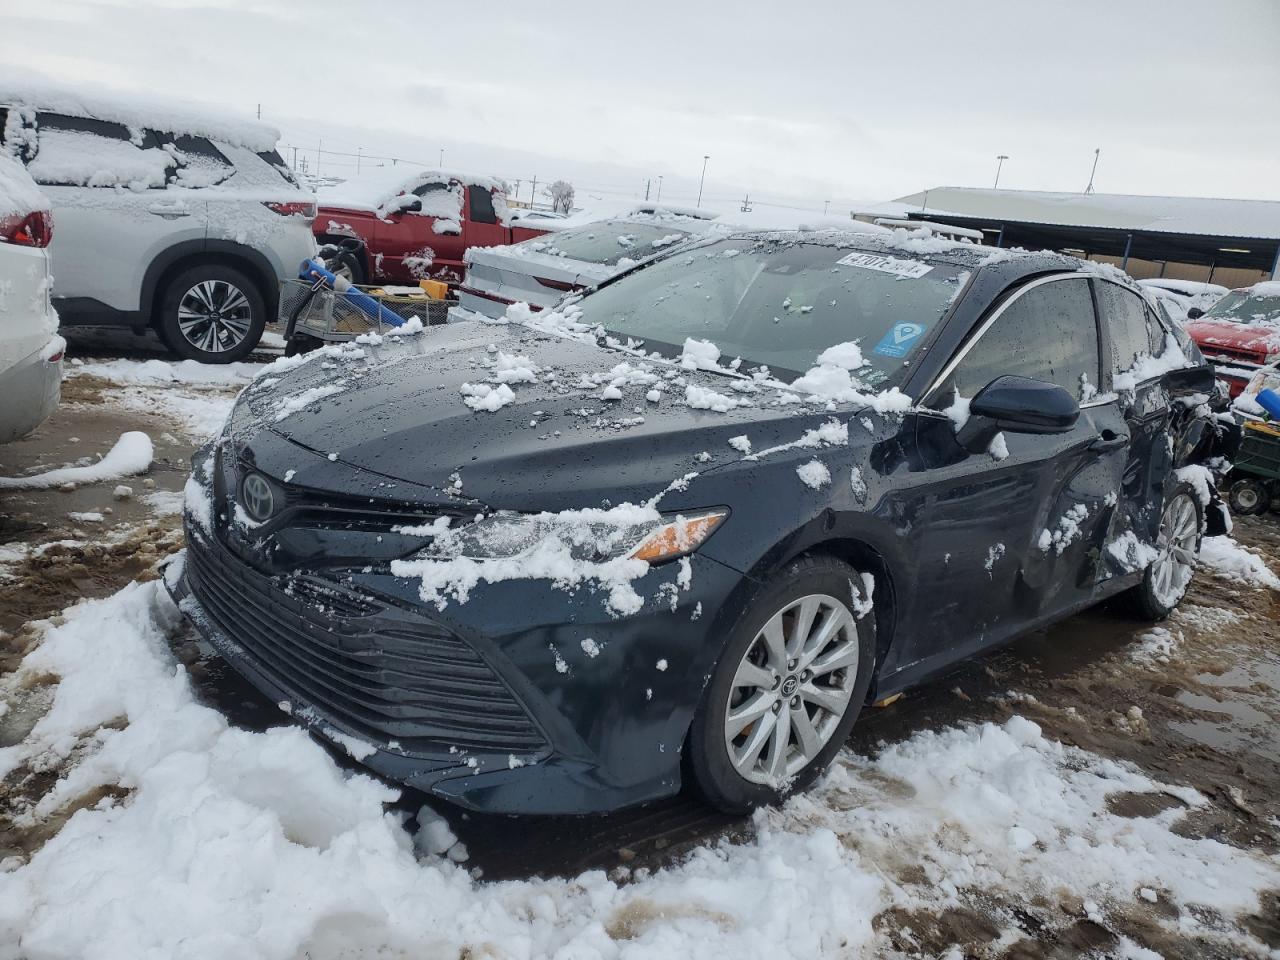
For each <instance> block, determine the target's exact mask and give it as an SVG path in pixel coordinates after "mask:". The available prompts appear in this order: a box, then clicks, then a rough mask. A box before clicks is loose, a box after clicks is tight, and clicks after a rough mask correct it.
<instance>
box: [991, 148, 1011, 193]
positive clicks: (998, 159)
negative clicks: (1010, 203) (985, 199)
mask: <svg viewBox="0 0 1280 960" xmlns="http://www.w3.org/2000/svg"><path fill="white" fill-rule="evenodd" d="M1008 159H1009V156H1008V154H1004V153H1002V154H1000V155H999V156H997V157H996V182H995V183H993V184H992V185H991V189H992V190H995V189H996V188H997V187H999V186H1000V168H1001V167H1003V166H1004V162H1005V161H1006V160H1008Z"/></svg>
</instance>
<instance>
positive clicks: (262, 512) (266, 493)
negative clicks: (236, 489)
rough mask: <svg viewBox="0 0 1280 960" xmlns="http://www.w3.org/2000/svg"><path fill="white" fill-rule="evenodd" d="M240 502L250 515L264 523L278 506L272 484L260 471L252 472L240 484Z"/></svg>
mask: <svg viewBox="0 0 1280 960" xmlns="http://www.w3.org/2000/svg"><path fill="white" fill-rule="evenodd" d="M240 503H241V504H242V505H243V506H244V512H245V513H247V514H249V517H250V518H251V519H253V520H256V521H257V522H258V523H262V522H264V521H266V520H267V519H268V518H270V516H271V514H272V512H273V511H274V510H275V508H276V504H275V494H273V493H272V492H271V484H269V483H267V481H266V480H264V479H263V477H262V474H260V473H251V474H249V475H248V476H246V477H245V478H244V480H243V481H242V482H241V484H240Z"/></svg>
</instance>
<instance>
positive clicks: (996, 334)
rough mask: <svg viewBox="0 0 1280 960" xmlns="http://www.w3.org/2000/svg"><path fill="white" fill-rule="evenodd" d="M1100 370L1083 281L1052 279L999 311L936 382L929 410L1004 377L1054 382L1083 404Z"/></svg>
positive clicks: (1095, 328)
mask: <svg viewBox="0 0 1280 960" xmlns="http://www.w3.org/2000/svg"><path fill="white" fill-rule="evenodd" d="M1100 367H1101V359H1100V350H1099V344H1098V325H1097V321H1096V319H1095V317H1094V310H1093V298H1092V297H1091V296H1090V295H1089V282H1088V281H1087V280H1086V279H1084V278H1071V279H1067V280H1055V281H1053V282H1051V283H1045V284H1041V285H1040V286H1036V287H1032V288H1031V289H1030V290H1027V291H1026V292H1025V293H1023V294H1021V295H1020V296H1018V297H1017V298H1016V299H1015V300H1013V301H1012V302H1011V303H1010V304H1009V305H1008V307H1006V308H1005V310H1004V311H1003V312H1002V313H1001V314H1000V315H999V316H998V317H997V318H996V320H995V322H994V323H993V324H992V325H991V326H990V327H988V328H987V330H986V332H985V333H983V334H982V336H981V337H980V338H979V339H978V341H977V342H976V343H974V345H973V347H972V348H971V349H970V350H969V352H968V353H966V354H965V355H964V359H962V360H961V361H960V363H959V364H958V365H957V366H956V368H955V370H954V371H952V373H951V375H950V376H949V377H948V378H947V379H946V380H945V381H944V382H943V383H942V385H941V387H940V389H939V390H938V391H937V392H936V393H935V394H934V397H933V399H932V402H931V406H933V407H935V408H942V407H946V406H948V405H950V403H951V402H952V400H953V399H954V398H955V393H956V391H959V393H960V395H961V396H962V397H973V396H974V395H975V394H976V393H978V391H980V390H981V389H982V388H983V387H985V386H986V385H987V384H989V383H990V382H991V381H992V380H994V379H996V377H1001V376H1005V375H1012V376H1018V377H1030V378H1031V379H1033V380H1044V381H1047V382H1049V383H1056V384H1057V385H1058V386H1060V387H1062V388H1064V389H1065V390H1066V391H1067V392H1068V393H1070V394H1071V395H1072V396H1073V397H1075V398H1076V399H1077V400H1080V401H1085V400H1088V399H1090V398H1091V397H1092V396H1093V395H1094V394H1095V393H1096V392H1097V387H1098V382H1099V369H1100Z"/></svg>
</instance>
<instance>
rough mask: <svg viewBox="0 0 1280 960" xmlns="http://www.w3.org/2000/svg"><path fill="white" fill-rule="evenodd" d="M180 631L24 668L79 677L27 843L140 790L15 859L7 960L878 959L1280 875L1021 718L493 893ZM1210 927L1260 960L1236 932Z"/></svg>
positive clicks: (167, 615)
mask: <svg viewBox="0 0 1280 960" xmlns="http://www.w3.org/2000/svg"><path fill="white" fill-rule="evenodd" d="M176 629H177V614H176V611H174V609H173V607H172V605H171V604H170V603H169V602H168V601H167V599H166V598H165V597H164V595H163V591H162V589H161V587H160V586H159V584H157V583H149V584H143V585H137V584H135V585H131V586H130V587H127V588H126V589H125V590H123V591H121V592H120V593H119V594H116V595H115V596H113V597H110V598H107V599H105V600H99V601H92V602H89V603H86V604H83V605H81V606H79V607H76V608H73V609H72V610H70V611H68V613H67V618H66V621H65V622H64V623H62V624H60V625H58V626H56V627H51V628H49V629H48V631H47V632H46V634H45V637H44V641H43V643H42V645H41V646H40V647H39V648H38V649H37V650H36V651H35V652H34V653H33V654H32V655H31V656H30V657H28V659H27V661H26V663H25V664H24V666H23V668H22V670H21V673H20V677H22V678H34V677H38V676H46V675H54V676H57V677H59V678H61V680H60V683H59V685H58V686H57V687H56V689H55V691H54V701H53V705H52V708H51V710H50V711H49V713H48V714H47V715H46V716H45V717H44V718H42V719H41V720H40V722H39V723H38V724H37V726H36V728H35V730H33V731H32V734H31V736H30V737H29V738H28V740H27V741H26V742H24V743H22V744H19V745H17V746H15V747H10V748H7V749H5V750H2V751H0V769H14V768H16V767H18V766H19V765H21V764H26V765H28V766H34V765H37V764H40V763H42V762H50V761H51V760H53V759H54V758H58V757H65V756H67V755H68V754H69V752H70V751H72V750H77V751H79V753H80V757H81V759H80V762H79V763H78V765H76V766H74V767H72V768H71V769H70V771H69V772H68V773H67V774H66V775H65V776H64V777H63V778H62V779H60V780H59V781H58V782H57V783H56V784H55V785H54V786H53V788H52V789H51V790H49V791H48V793H47V794H46V795H45V796H44V797H43V798H42V799H41V800H40V801H39V803H38V804H37V805H36V806H35V807H34V808H33V809H31V810H30V811H29V812H28V813H27V814H26V815H20V822H19V823H18V824H17V825H18V826H19V827H24V826H30V825H31V824H32V823H34V822H35V821H37V820H39V819H41V818H45V817H48V816H49V815H50V814H52V813H55V812H57V811H59V810H60V809H63V808H65V806H66V805H68V804H70V803H73V802H76V801H77V800H79V799H81V798H85V797H91V796H92V795H93V792H94V791H95V789H96V788H100V787H103V786H109V785H113V784H118V785H120V786H121V787H123V788H124V789H125V790H127V791H128V793H129V796H128V799H127V800H125V801H116V800H113V799H111V798H107V799H104V800H101V801H99V802H97V803H93V804H85V805H84V806H83V808H82V809H80V810H79V811H78V812H76V813H75V815H74V816H72V817H71V818H70V819H69V820H68V822H67V823H66V824H65V825H64V826H63V827H62V829H61V830H60V831H59V832H58V833H57V834H56V835H54V836H53V837H52V838H51V839H50V840H48V842H46V843H45V844H44V845H43V846H42V847H41V848H40V849H39V850H37V851H36V852H35V853H34V854H32V855H31V857H30V859H29V861H27V862H25V863H24V862H21V861H19V860H17V859H15V860H11V861H9V862H8V864H7V869H6V871H5V872H2V873H0V943H3V944H6V945H8V949H7V952H5V953H4V955H6V956H15V957H16V956H19V955H21V956H31V957H35V956H39V957H44V958H68V960H69V958H77V960H78V958H84V957H96V958H101V960H134V958H137V957H143V956H156V957H178V956H181V957H188V958H191V960H203V958H212V957H226V956H246V957H248V956H252V957H260V958H263V960H293V958H297V957H304V956H310V957H314V958H317V960H318V958H329V960H333V958H337V957H340V956H342V957H357V956H360V957H366V956H367V957H372V956H388V957H391V956H426V955H430V956H441V957H446V956H447V957H457V956H485V955H487V956H495V957H498V956H501V957H530V958H531V957H550V956H557V957H565V958H568V957H574V958H580V960H604V958H609V960H615V958H619V957H673V956H696V957H699V958H706V960H720V958H726V960H727V958H735V960H736V958H740V957H754V956H762V955H764V954H766V953H767V954H768V955H769V956H770V957H772V958H775V960H792V958H806V960H809V958H813V957H819V956H863V955H866V956H870V955H880V954H882V953H884V949H883V948H884V944H883V942H881V941H878V939H877V935H876V933H875V930H874V927H873V924H872V921H873V919H874V918H875V917H876V916H877V915H878V914H880V913H881V912H882V911H883V910H885V909H887V908H889V907H891V906H900V907H902V908H904V909H908V910H914V909H940V908H942V907H945V906H946V905H948V904H952V903H954V898H956V897H957V896H959V895H960V894H962V893H967V892H971V891H972V892H980V893H981V894H982V895H984V896H995V897H1003V898H1005V899H1008V900H1009V901H1011V902H1021V901H1022V900H1024V899H1028V898H1038V897H1042V898H1045V900H1046V901H1047V902H1048V903H1049V904H1050V905H1053V904H1056V903H1058V902H1059V900H1060V898H1061V897H1063V896H1064V892H1067V893H1070V894H1074V895H1076V896H1078V897H1079V898H1080V899H1085V900H1088V901H1091V903H1092V905H1093V912H1096V913H1097V914H1099V915H1100V917H1101V918H1102V920H1103V922H1105V916H1106V914H1107V913H1108V912H1110V911H1111V910H1116V911H1124V910H1128V909H1130V908H1131V907H1132V906H1133V905H1134V904H1135V903H1136V902H1137V901H1138V898H1140V897H1141V898H1143V899H1144V900H1149V899H1150V895H1151V894H1152V893H1155V895H1157V896H1158V897H1159V899H1160V900H1161V901H1164V902H1166V903H1168V904H1169V905H1170V906H1171V907H1173V908H1175V909H1176V910H1177V912H1178V913H1180V914H1182V915H1183V916H1184V917H1185V916H1186V915H1187V910H1188V908H1189V907H1200V908H1207V909H1210V910H1215V911H1218V912H1220V913H1221V914H1223V915H1224V916H1226V917H1228V918H1230V917H1232V916H1233V915H1235V914H1237V913H1240V912H1243V911H1256V910H1257V909H1258V902H1259V895H1260V893H1261V892H1262V891H1265V890H1268V889H1274V888H1275V887H1276V885H1277V884H1278V883H1280V868H1277V866H1276V864H1275V863H1274V862H1272V861H1270V860H1268V859H1266V858H1265V857H1263V856H1260V855H1258V854H1255V853H1252V852H1251V851H1248V850H1240V849H1237V848H1234V847H1231V846H1228V845H1226V844H1224V843H1220V842H1218V841H1216V840H1212V839H1198V838H1188V837H1182V836H1179V835H1177V834H1176V833H1174V832H1173V829H1172V828H1173V827H1174V826H1175V825H1176V823H1177V821H1178V820H1179V818H1180V817H1181V815H1182V814H1181V811H1180V810H1177V809H1173V810H1166V811H1164V812H1163V813H1160V814H1158V815H1156V816H1154V817H1148V818H1126V817H1121V816H1118V815H1115V814H1112V813H1111V812H1109V810H1108V808H1107V803H1106V801H1107V798H1108V797H1109V796H1111V795H1112V794H1116V793H1119V792H1122V791H1134V792H1139V793H1148V794H1159V793H1171V794H1173V795H1174V796H1177V797H1179V798H1180V799H1182V800H1183V801H1184V802H1186V803H1188V804H1191V805H1192V806H1199V805H1200V804H1202V803H1203V799H1202V798H1201V797H1200V796H1199V795H1198V794H1197V793H1195V791H1192V790H1188V789H1183V788H1178V787H1171V786H1167V785H1165V784H1161V783H1159V782H1157V781H1154V780H1151V779H1149V778H1148V777H1146V776H1144V775H1143V774H1141V773H1140V772H1138V771H1137V770H1136V769H1135V768H1134V767H1132V766H1130V765H1128V764H1122V763H1116V762H1113V761H1109V760H1104V759H1101V758H1099V757H1097V756H1094V755H1092V754H1089V753H1087V752H1085V751H1083V750H1079V749H1077V748H1073V747H1067V746H1063V745H1062V744H1059V743H1056V742H1054V741H1051V740H1048V739H1046V738H1045V737H1044V736H1043V734H1042V733H1041V731H1040V729H1039V728H1038V727H1037V726H1036V725H1035V724H1034V723H1031V722H1029V721H1027V720H1025V719H1022V718H1020V717H1016V716H1015V717H1013V718H1012V719H1010V720H1009V721H1007V722H1006V723H1004V724H1003V725H999V726H997V725H993V724H983V725H975V726H968V727H963V728H954V729H948V730H944V731H942V732H940V733H923V734H918V735H916V736H915V737H912V738H911V739H910V740H907V741H905V742H903V743H899V744H896V745H893V746H890V747H888V748H886V749H885V750H884V751H883V752H882V753H881V755H880V756H879V757H878V758H877V759H874V760H872V759H866V758H861V757H852V756H849V755H842V756H841V757H840V758H838V759H837V763H836V765H835V767H834V769H833V771H832V773H831V774H830V776H829V777H828V778H827V780H826V782H825V783H824V784H823V785H821V786H820V787H818V788H817V789H816V790H815V792H813V793H812V794H809V795H805V796H800V797H796V798H793V799H792V800H791V801H790V802H789V803H788V804H787V805H786V806H784V807H782V808H780V809H773V810H768V811H762V812H760V813H758V814H757V815H756V817H755V824H754V825H755V836H754V838H753V839H752V840H751V841H750V842H746V843H741V844H737V845H733V844H729V843H726V842H721V843H717V844H714V845H708V846H705V847H702V848H700V849H698V850H696V851H694V852H693V854H691V855H690V856H689V857H688V858H687V859H686V860H684V861H682V862H680V863H678V864H676V865H674V866H671V867H668V868H661V869H656V870H653V871H651V872H650V871H645V872H639V871H637V872H636V873H635V875H634V876H633V877H632V878H631V880H630V882H629V883H627V884H626V885H619V883H617V882H615V881H613V880H610V879H609V878H608V877H606V875H605V873H604V872H603V871H591V872H587V873H584V874H582V875H580V876H578V877H576V878H573V879H569V880H559V879H550V880H545V879H530V880H522V881H506V882H501V883H492V884H486V883H481V882H477V881H476V880H474V879H473V878H472V877H471V876H470V875H469V873H468V872H467V870H466V869H465V868H463V867H460V866H459V865H458V864H457V863H456V862H454V861H455V860H461V859H465V858H466V855H467V854H466V851H465V850H463V849H459V848H460V846H461V845H460V844H458V843H457V838H456V836H455V835H454V834H453V831H452V830H450V829H449V827H448V824H447V823H443V822H441V821H440V818H439V817H438V815H436V814H434V813H433V812H432V811H431V810H429V809H427V810H424V811H422V812H420V813H419V816H418V820H419V823H420V825H421V829H420V831H419V834H418V836H417V837H416V838H414V839H412V840H411V838H410V837H409V835H408V834H407V833H406V832H405V830H404V828H403V825H402V823H403V819H402V816H399V815H395V814H391V813H388V812H386V809H385V806H384V805H385V804H387V803H389V802H390V801H392V800H393V799H394V798H395V796H396V791H395V790H394V789H391V788H388V787H386V786H384V785H383V784H381V783H380V782H378V781H375V780H373V779H372V778H369V777H366V776H362V775H359V774H355V775H345V774H344V773H343V772H342V771H341V770H340V769H339V768H338V767H337V766H336V765H335V764H334V763H333V761H332V760H331V759H330V757H329V756H328V754H326V753H325V751H324V750H323V749H322V748H321V747H320V746H319V745H317V744H316V743H315V742H313V741H312V740H311V739H310V737H308V736H307V735H306V734H305V733H304V732H303V731H301V730H300V729H297V728H294V727H276V728H272V729H268V730H266V731H264V732H261V733H255V732H250V731H247V730H240V729H235V728H232V727H230V726H229V725H228V724H227V721H226V720H225V719H224V718H223V717H222V715H221V714H219V713H218V712H217V711H215V710H213V709H211V708H209V707H206V706H203V705H201V704H200V703H198V702H197V701H196V699H195V698H194V696H193V694H192V690H191V687H190V684H189V682H188V679H187V675H186V672H185V670H184V669H183V668H182V667H181V666H180V665H178V664H176V663H175V662H174V660H173V658H172V657H171V656H170V654H169V652H168V650H167V645H166V643H167V640H168V639H169V638H170V637H171V636H172V635H173V633H174V632H175V631H176ZM665 667H666V664H665V662H664V663H661V664H659V668H665ZM1144 891H1146V892H1144ZM1170 922H1171V923H1174V922H1177V921H1170ZM1183 922H1185V921H1183ZM1195 932H1196V936H1201V937H1205V938H1207V939H1209V940H1210V941H1211V942H1214V943H1216V944H1217V945H1218V946H1219V947H1220V948H1221V949H1223V950H1224V951H1225V952H1226V953H1229V954H1236V953H1240V952H1242V951H1243V950H1245V949H1246V948H1247V949H1248V951H1249V952H1250V953H1251V954H1258V953H1261V954H1262V955H1265V948H1262V947H1261V945H1260V944H1257V942H1256V941H1255V940H1252V939H1251V938H1249V936H1248V934H1246V933H1244V932H1243V931H1235V930H1230V929H1227V930H1223V929H1222V927H1220V926H1219V925H1218V924H1217V923H1215V924H1198V925H1197V926H1196V931H1195ZM2 950H4V948H0V951H2Z"/></svg>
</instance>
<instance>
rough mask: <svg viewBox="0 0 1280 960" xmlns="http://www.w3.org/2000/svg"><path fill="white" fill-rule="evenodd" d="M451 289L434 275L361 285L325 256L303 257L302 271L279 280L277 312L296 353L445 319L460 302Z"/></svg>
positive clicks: (288, 347)
mask: <svg viewBox="0 0 1280 960" xmlns="http://www.w3.org/2000/svg"><path fill="white" fill-rule="evenodd" d="M447 293H448V288H447V287H446V286H445V284H443V283H441V282H439V281H435V280H424V281H422V283H421V284H420V285H419V286H418V287H372V286H364V287H358V286H356V285H355V284H352V283H349V282H348V281H347V280H345V279H344V278H342V277H338V276H335V275H334V274H333V273H332V272H330V270H329V268H328V263H327V262H325V260H324V258H323V257H322V258H321V259H320V260H304V261H303V262H302V265H301V266H300V267H299V269H298V277H297V278H296V279H293V280H285V281H284V282H282V283H281V284H280V307H279V310H278V314H277V315H278V317H279V319H280V322H281V323H282V324H283V325H284V338H285V341H286V349H285V352H286V354H288V355H289V356H292V355H294V354H297V353H305V352H306V351H307V350H312V349H315V348H316V347H318V346H320V345H321V344H324V343H341V342H343V341H347V340H354V339H355V338H356V337H359V336H361V335H365V334H378V335H386V334H393V333H395V332H396V331H397V330H398V329H399V328H402V327H403V326H404V325H405V324H413V323H414V321H415V320H416V321H417V322H418V323H420V324H422V325H423V326H434V325H438V324H442V323H445V322H447V321H448V318H449V308H450V307H452V306H454V305H455V304H456V303H457V301H456V300H450V299H448V297H447Z"/></svg>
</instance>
